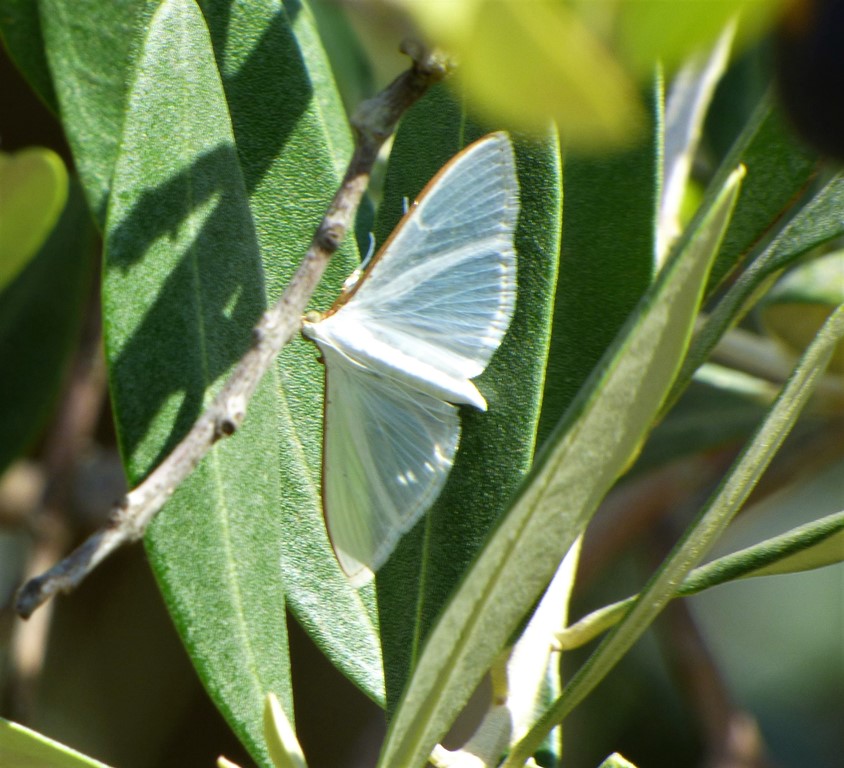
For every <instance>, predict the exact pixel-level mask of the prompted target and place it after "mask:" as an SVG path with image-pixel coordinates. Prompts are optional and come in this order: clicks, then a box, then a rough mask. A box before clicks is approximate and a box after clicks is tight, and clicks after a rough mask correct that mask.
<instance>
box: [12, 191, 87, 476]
mask: <svg viewBox="0 0 844 768" xmlns="http://www.w3.org/2000/svg"><path fill="white" fill-rule="evenodd" d="M95 237H96V233H95V232H94V228H93V225H92V224H91V222H90V217H89V216H88V212H87V211H86V210H85V202H84V201H83V199H82V190H81V189H80V188H79V186H78V185H75V184H71V186H70V190H69V197H68V201H67V204H66V205H65V207H64V211H63V212H62V214H61V216H60V218H59V220H58V222H57V224H56V226H55V228H54V229H53V231H52V233H51V234H50V236H49V237H48V238H47V242H45V243H44V245H43V246H42V247H41V249H40V250H39V251H38V253H37V254H36V255H35V256H34V257H33V258H32V259H31V260H30V262H29V264H28V265H27V266H26V267H25V268H24V269H23V271H22V272H21V273H20V274H19V275H18V276H17V278H16V279H15V280H13V281H12V282H11V283H10V284H9V285H7V286H6V287H5V289H4V290H2V291H0V371H4V372H10V371H11V372H14V373H13V375H8V374H6V375H0V424H2V425H3V440H2V441H0V473H2V472H3V470H4V469H5V468H6V467H7V466H8V465H9V463H10V462H11V461H12V460H13V459H15V458H16V457H17V456H19V455H20V454H21V453H22V452H23V451H24V450H26V449H27V448H28V447H29V445H30V444H31V443H32V442H33V441H34V440H35V439H37V437H38V435H39V433H40V431H41V430H42V429H43V427H44V425H45V424H46V423H47V421H48V420H49V418H50V416H51V415H52V413H53V408H52V406H53V404H54V402H55V400H56V398H57V396H58V394H59V391H60V389H61V386H62V383H63V381H64V376H65V373H66V372H67V366H68V363H69V362H70V358H71V354H72V353H73V350H74V349H75V348H76V344H77V342H78V339H79V333H80V330H81V328H82V322H83V320H84V316H85V307H86V306H87V302H88V299H89V297H90V294H91V285H92V283H91V281H92V279H93V276H94V269H95V261H96V253H95V248H94V239H95Z"/></svg>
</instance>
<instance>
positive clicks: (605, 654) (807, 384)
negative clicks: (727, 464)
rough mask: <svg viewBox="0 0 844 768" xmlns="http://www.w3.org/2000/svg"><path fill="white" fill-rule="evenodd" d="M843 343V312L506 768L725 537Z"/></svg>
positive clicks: (825, 330) (828, 326)
mask: <svg viewBox="0 0 844 768" xmlns="http://www.w3.org/2000/svg"><path fill="white" fill-rule="evenodd" d="M842 337H844V306H842V307H841V308H839V309H838V311H837V312H836V313H835V314H834V315H833V316H832V317H831V318H830V319H829V321H828V322H827V323H826V324H825V325H824V327H823V329H822V330H821V332H820V333H819V334H818V336H817V338H816V339H815V341H814V342H813V344H812V345H811V347H809V349H808V350H807V351H806V354H805V355H804V356H803V358H802V359H801V361H800V363H799V365H798V366H797V368H796V369H795V370H794V372H793V374H792V376H791V377H790V378H789V380H788V382H787V383H786V385H785V387H783V389H782V391H781V393H780V396H779V397H778V398H777V401H776V403H775V404H774V405H773V407H772V408H771V409H770V411H769V413H768V416H767V418H766V419H765V421H764V422H763V423H762V424H761V425H760V427H759V429H758V430H757V432H756V434H755V435H754V437H753V439H752V440H751V441H750V442H749V443H748V445H747V446H746V447H745V449H744V451H743V452H742V454H741V455H740V456H739V458H738V459H737V460H736V462H735V464H734V465H733V468H732V469H731V471H730V473H729V474H728V475H727V477H726V478H725V479H724V480H723V481H722V483H721V485H720V487H719V488H718V489H717V490H716V492H715V493H714V495H713V497H712V498H711V499H710V500H709V502H708V503H707V504H706V505H705V506H704V508H703V509H702V510H701V512H700V514H699V515H698V518H697V520H695V522H694V523H693V524H692V525H691V527H690V528H689V530H688V531H687V532H686V533H685V535H684V536H683V538H682V539H681V541H680V542H679V543H678V544H677V545H676V546H675V547H674V550H673V551H672V552H671V554H670V555H669V556H668V558H667V559H666V561H665V563H664V564H663V565H662V566H661V567H660V568H659V570H658V571H657V572H656V573H655V574H654V575H653V576H652V577H651V579H650V580H649V582H648V584H647V586H646V587H645V589H644V590H643V591H642V592H641V593H640V594H639V596H638V598H637V599H636V601H635V603H634V604H633V606H632V607H631V608H630V610H629V611H628V612H627V614H626V616H625V617H624V619H623V621H622V622H621V623H620V624H618V625H617V626H616V627H615V628H614V629H613V631H612V632H611V633H610V634H609V635H608V636H607V637H606V638H605V639H604V641H603V642H602V643H601V645H600V646H599V647H598V649H597V650H596V651H595V653H594V654H592V656H591V657H590V658H589V660H588V661H587V662H586V663H585V664H584V665H583V666H582V667H581V668H580V669H579V670H578V672H577V674H576V675H575V676H574V678H572V680H571V681H570V682H569V684H568V686H567V688H566V690H565V692H564V694H563V695H562V696H561V697H560V699H559V700H558V701H557V703H556V704H555V705H554V706H553V707H552V708H550V709H549V711H548V712H547V713H546V715H545V716H544V717H543V720H542V722H541V723H540V724H539V725H538V726H537V728H536V729H535V731H534V733H532V734H530V735H529V736H528V737H526V738H525V739H524V741H523V742H522V743H521V744H519V745H517V746H516V747H515V748H514V750H513V753H512V754H511V757H510V761H508V763H507V765H508V766H509V765H511V763H512V764H513V765H521V763H519V762H518V760H519V758H520V757H523V756H526V755H530V754H531V751H532V745H534V744H536V743H538V742H539V741H540V740H541V739H542V737H543V735H544V733H545V732H547V730H548V729H550V728H551V727H553V726H554V725H556V724H557V723H559V722H561V721H562V719H563V718H564V717H565V716H566V715H567V714H568V713H569V712H571V711H572V709H574V707H575V706H576V705H577V704H578V703H580V702H581V701H582V700H583V699H584V698H585V697H586V696H587V695H588V694H589V692H591V691H592V690H593V689H594V687H595V686H596V685H597V684H598V683H599V682H600V681H601V680H602V679H603V678H604V677H605V676H606V674H607V673H608V672H609V670H610V669H611V668H612V667H613V666H614V665H615V664H616V663H617V662H618V660H619V659H620V658H621V657H622V656H623V655H624V654H625V653H626V652H627V651H628V650H629V649H630V648H631V646H632V645H633V644H634V643H635V642H636V641H637V640H638V639H639V638H640V637H641V635H642V633H643V632H644V631H645V630H646V629H647V628H648V626H650V624H651V623H652V622H653V621H654V619H655V618H656V617H657V615H658V614H659V613H660V611H661V610H662V609H663V608H664V607H665V605H666V603H667V602H668V601H669V600H671V599H672V598H673V597H674V595H675V592H676V590H677V586H678V584H680V583H681V582H682V581H683V580H684V579H685V578H686V576H687V575H688V574H689V572H690V571H691V569H692V568H693V567H694V566H695V564H696V563H697V562H699V561H700V559H701V558H702V557H703V556H704V555H705V554H706V552H707V551H708V550H709V548H710V547H711V546H712V544H713V543H714V542H715V541H716V540H717V539H718V537H719V536H720V535H721V534H722V533H723V532H724V530H725V529H726V527H727V526H728V525H729V523H730V521H731V520H732V519H733V517H734V516H735V514H736V513H737V512H738V511H739V509H740V508H741V506H742V504H743V503H744V502H745V500H746V499H747V497H748V496H749V495H750V492H751V491H752V490H753V487H754V486H755V485H756V483H757V482H758V480H759V478H760V477H761V475H762V474H763V473H764V471H765V470H766V469H767V467H768V464H769V463H770V461H771V459H772V458H773V457H774V455H775V454H776V452H777V451H778V450H779V448H780V446H781V445H782V443H783V441H784V440H785V438H786V436H787V435H788V433H789V432H790V430H791V428H792V426H793V425H794V423H795V422H796V420H797V417H798V416H799V415H800V412H801V410H802V409H803V406H805V404H806V403H807V402H808V400H809V398H810V397H811V394H812V392H813V391H814V388H815V385H816V384H817V383H818V381H819V380H820V378H821V377H822V375H823V373H824V370H825V368H826V366H827V364H828V363H829V360H830V358H831V356H832V352H833V349H834V348H835V345H836V344H837V343H838V342H839V341H840V340H841V338H842Z"/></svg>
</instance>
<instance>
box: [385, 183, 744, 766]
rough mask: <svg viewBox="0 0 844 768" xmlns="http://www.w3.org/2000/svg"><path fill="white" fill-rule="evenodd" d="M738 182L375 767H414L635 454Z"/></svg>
mask: <svg viewBox="0 0 844 768" xmlns="http://www.w3.org/2000/svg"><path fill="white" fill-rule="evenodd" d="M741 175H742V174H741V173H740V172H736V174H735V175H734V176H733V177H732V178H731V180H730V183H729V184H728V185H727V186H726V187H725V188H724V189H723V190H722V193H721V196H720V198H719V202H718V204H717V205H716V206H714V207H713V208H712V209H711V211H710V215H709V216H708V217H707V218H706V219H705V220H704V221H703V222H702V224H701V226H700V229H699V230H698V232H697V233H696V234H695V235H694V236H693V237H691V238H689V239H688V240H687V241H686V245H685V247H684V248H683V249H682V250H680V251H679V252H678V254H677V256H676V257H674V258H672V259H671V260H670V261H669V262H668V263H667V264H666V265H665V267H664V268H663V270H662V271H661V273H660V276H659V278H658V280H657V282H656V283H655V284H654V286H653V287H652V288H651V290H650V291H648V293H647V294H646V295H645V297H644V298H643V300H642V302H641V304H640V305H639V308H638V309H637V311H636V312H635V313H634V315H633V316H632V317H631V320H630V321H629V324H628V325H627V327H626V329H625V331H624V332H623V333H622V334H621V335H620V337H619V339H618V340H617V341H616V343H615V344H614V345H613V346H612V347H611V348H610V350H608V352H607V354H606V356H605V358H604V361H603V363H602V364H601V365H600V366H599V368H598V369H596V370H595V372H594V373H593V375H592V377H591V378H590V381H589V383H588V384H587V385H586V386H585V387H584V388H583V389H582V390H581V394H580V395H579V396H578V398H577V400H576V401H575V402H574V403H573V404H572V406H571V408H570V409H569V410H568V412H567V414H566V416H564V418H563V419H562V420H561V422H560V424H559V425H558V427H557V429H556V430H555V432H554V433H553V435H552V436H551V438H550V439H549V441H548V442H547V443H546V445H545V447H544V448H543V450H542V451H541V453H540V454H539V455H538V457H537V460H536V462H535V464H534V467H533V469H532V471H531V473H530V475H529V476H528V478H527V480H526V482H525V483H524V484H523V486H522V488H521V490H520V492H519V493H518V495H517V496H516V497H515V499H514V502H513V505H512V507H511V509H510V511H509V513H508V514H507V516H506V517H505V518H504V519H503V520H502V521H501V523H500V525H499V526H498V528H497V529H496V530H495V532H494V533H493V535H492V537H491V538H490V540H489V541H488V543H487V545H486V547H485V548H484V549H483V551H482V552H481V553H480V555H479V557H478V559H477V560H475V562H474V564H473V566H472V568H471V569H470V570H469V572H468V573H467V574H466V577H465V579H464V581H463V582H462V584H461V585H460V587H459V588H458V590H457V592H456V593H455V595H454V596H453V598H452V600H451V602H450V603H449V605H448V607H447V608H446V610H445V611H444V612H443V614H442V615H441V617H440V619H439V621H438V622H437V624H436V626H435V627H434V629H433V631H432V632H431V634H430V636H429V637H428V640H427V643H426V645H425V648H424V650H423V652H422V655H421V656H420V659H419V663H418V665H417V667H416V669H415V671H414V675H413V677H412V678H411V680H410V681H409V683H408V687H407V690H406V691H405V694H404V697H403V699H402V703H401V705H400V707H399V709H398V711H397V712H396V714H395V717H394V718H393V721H392V724H391V728H390V731H389V733H388V737H387V742H386V744H385V746H384V750H383V752H382V755H381V761H380V763H379V765H383V766H392V765H402V766H408V767H410V766H414V765H422V764H424V762H425V760H426V758H427V755H428V754H429V753H430V751H431V749H432V748H433V746H434V745H435V744H436V742H437V741H438V740H439V739H440V738H441V737H442V736H443V734H444V733H445V732H446V731H447V729H448V728H449V726H450V724H451V723H452V722H453V720H454V717H455V716H456V714H457V713H458V712H459V711H460V709H461V708H462V706H463V705H464V704H465V702H466V701H467V700H468V698H469V695H470V694H471V692H472V691H473V690H474V688H475V686H476V685H477V683H478V682H479V681H480V679H481V677H482V676H483V674H484V673H485V672H486V670H487V669H489V667H490V665H491V663H492V661H493V659H494V658H495V656H496V655H497V654H498V653H499V651H500V650H501V648H502V647H503V646H504V644H505V643H506V642H507V641H508V639H509V638H510V636H511V634H512V633H513V631H514V630H515V629H516V627H517V626H518V624H519V622H520V621H521V620H522V618H523V617H524V615H525V613H526V612H527V611H528V610H529V609H530V607H531V605H532V604H533V602H534V601H535V600H536V598H537V597H538V596H539V594H540V592H541V591H542V590H543V589H544V588H545V587H546V585H547V584H548V582H549V580H550V579H551V576H552V575H553V573H554V571H555V570H556V569H557V567H558V565H559V563H560V561H561V560H562V558H563V557H564V555H565V554H566V552H567V551H568V550H569V548H570V547H571V545H572V544H573V543H574V541H575V540H576V539H577V537H578V536H579V535H580V534H581V533H582V531H583V529H584V528H585V526H586V524H587V522H588V520H589V518H590V517H591V515H592V514H593V512H594V510H595V508H596V507H597V505H598V503H599V502H600V500H601V498H602V497H603V496H604V495H605V493H606V492H607V491H608V490H609V488H610V487H611V485H612V484H613V482H614V481H615V480H616V478H617V477H618V475H619V474H620V473H621V472H622V471H623V470H624V469H625V467H626V466H628V464H629V463H630V461H631V458H632V457H633V456H634V455H635V454H636V452H637V451H638V449H639V446H640V444H641V442H642V439H643V437H644V435H645V434H646V432H647V430H648V429H649V428H650V427H651V425H652V422H653V419H654V417H655V416H656V414H657V412H658V410H659V407H660V405H661V404H662V402H663V400H664V398H665V395H666V393H667V391H668V388H669V387H670V385H671V383H672V381H673V379H674V376H675V375H676V373H677V370H678V369H679V361H680V359H681V355H682V354H683V353H684V351H685V348H686V345H687V344H688V340H689V337H690V334H691V329H692V325H693V323H694V319H695V316H696V314H697V309H698V305H699V302H700V299H701V296H702V293H703V287H704V285H705V282H706V278H707V275H708V272H709V268H710V266H711V263H712V260H713V258H714V255H715V252H716V251H717V248H718V244H719V243H720V240H721V237H722V235H723V231H724V229H725V228H726V224H727V222H728V221H729V216H730V213H731V211H732V208H733V205H734V203H735V198H736V195H737V191H738V185H739V180H740V178H741ZM543 737H544V734H543ZM538 743H539V742H535V743H532V744H531V749H530V751H529V752H526V753H524V754H523V755H522V756H521V759H522V762H524V760H526V759H527V757H528V756H529V755H530V754H532V753H533V751H534V750H535V749H536V747H537V746H538ZM522 762H519V763H517V764H518V765H522Z"/></svg>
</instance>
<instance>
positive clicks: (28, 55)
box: [0, 0, 59, 114]
mask: <svg viewBox="0 0 844 768" xmlns="http://www.w3.org/2000/svg"><path fill="white" fill-rule="evenodd" d="M0 39H2V42H3V43H4V45H5V46H6V50H7V51H8V52H9V56H10V57H11V59H12V60H13V61H14V62H15V64H16V65H17V67H18V69H19V70H20V71H21V72H22V73H23V76H24V77H25V78H26V79H27V82H28V83H29V84H30V85H31V86H32V89H33V90H34V91H35V92H36V93H37V94H38V96H39V97H40V98H41V100H42V101H43V102H44V103H45V104H46V105H47V106H48V107H49V108H50V110H52V112H53V113H54V114H57V113H58V111H59V109H58V104H57V103H56V92H55V91H54V90H53V81H52V80H51V78H50V69H49V67H48V66H47V57H46V54H45V52H44V38H43V36H42V33H41V18H40V15H39V13H38V3H37V2H32V0H0Z"/></svg>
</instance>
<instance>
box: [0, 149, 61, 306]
mask: <svg viewBox="0 0 844 768" xmlns="http://www.w3.org/2000/svg"><path fill="white" fill-rule="evenodd" d="M66 201H67V170H65V167H64V163H63V162H62V159H61V158H60V157H59V156H58V155H57V154H56V153H55V152H53V151H52V150H51V149H46V148H42V147H31V148H29V149H24V150H21V151H20V152H16V153H15V154H14V155H8V154H6V153H5V152H0V291H2V290H3V289H4V288H5V287H6V286H7V285H8V284H9V283H10V282H11V281H12V280H14V278H15V277H16V276H17V274H18V273H19V272H20V271H21V270H22V269H23V268H24V266H25V265H26V263H27V262H28V261H29V259H31V258H32V257H33V256H34V255H35V253H36V251H38V249H39V248H40V247H41V245H43V243H44V241H45V240H46V239H47V236H48V235H49V234H50V231H51V230H52V229H53V226H54V225H55V223H56V220H57V219H58V218H59V214H60V213H61V212H62V209H63V208H64V205H65V202H66Z"/></svg>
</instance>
